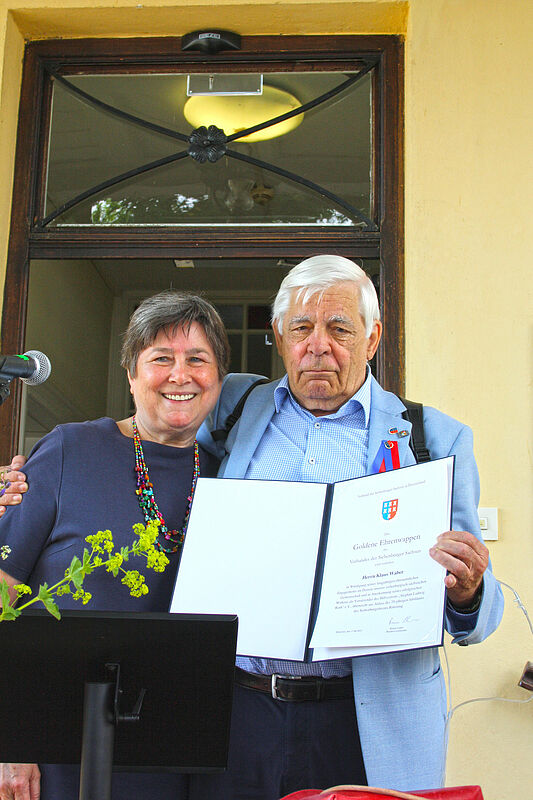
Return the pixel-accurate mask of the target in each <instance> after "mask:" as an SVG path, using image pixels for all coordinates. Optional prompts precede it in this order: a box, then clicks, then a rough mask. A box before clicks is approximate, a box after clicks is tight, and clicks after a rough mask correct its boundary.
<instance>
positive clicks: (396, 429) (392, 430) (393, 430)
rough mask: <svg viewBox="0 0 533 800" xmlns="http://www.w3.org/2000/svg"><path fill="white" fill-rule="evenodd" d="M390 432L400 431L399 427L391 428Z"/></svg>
mask: <svg viewBox="0 0 533 800" xmlns="http://www.w3.org/2000/svg"><path fill="white" fill-rule="evenodd" d="M389 433H398V428H389Z"/></svg>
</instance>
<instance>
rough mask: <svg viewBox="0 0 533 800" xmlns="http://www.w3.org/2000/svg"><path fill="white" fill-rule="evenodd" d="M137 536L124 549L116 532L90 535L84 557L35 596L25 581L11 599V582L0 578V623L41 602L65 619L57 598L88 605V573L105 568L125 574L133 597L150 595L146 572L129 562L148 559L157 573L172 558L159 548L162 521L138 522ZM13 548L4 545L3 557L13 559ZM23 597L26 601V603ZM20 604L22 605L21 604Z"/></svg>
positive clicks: (75, 557) (135, 529)
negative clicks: (117, 547) (117, 548)
mask: <svg viewBox="0 0 533 800" xmlns="http://www.w3.org/2000/svg"><path fill="white" fill-rule="evenodd" d="M133 532H134V534H135V536H136V538H135V539H134V541H133V542H132V544H131V546H130V547H121V548H120V552H118V551H115V545H114V544H113V535H112V533H111V531H98V533H95V534H93V535H92V536H87V537H86V539H85V541H86V542H87V543H88V544H89V545H90V546H91V550H90V552H89V550H88V548H85V549H84V551H83V556H82V558H81V560H80V559H79V558H78V556H74V558H73V559H72V561H71V562H70V566H69V567H68V568H67V569H66V570H65V576H64V577H63V578H62V579H61V580H60V581H58V582H57V583H55V584H54V585H53V586H48V584H46V583H43V584H42V585H41V586H39V591H38V593H37V594H35V595H34V596H33V597H30V598H29V599H26V597H27V595H31V593H32V590H31V588H30V587H29V586H26V584H24V583H21V584H18V585H16V586H15V587H14V589H15V591H16V592H17V596H16V598H15V599H14V600H13V601H11V599H10V596H9V587H8V585H7V583H6V582H5V581H4V580H2V581H0V602H1V604H2V608H1V609H0V622H7V621H9V620H14V619H16V618H17V617H19V616H20V614H21V613H22V612H23V611H24V609H25V608H28V606H31V605H33V604H34V603H38V602H41V603H42V604H43V605H44V607H45V608H46V610H47V611H48V612H49V613H50V614H52V615H53V616H54V617H55V618H56V619H61V614H60V613H59V608H58V606H57V603H56V601H55V598H56V597H61V595H64V594H72V597H73V599H74V600H81V601H82V603H83V604H84V605H85V604H86V603H88V602H89V600H90V599H91V596H92V595H91V594H90V592H86V591H85V589H84V588H83V582H84V580H85V576H86V575H90V574H91V572H94V570H95V569H105V570H106V572H110V573H111V574H112V575H113V577H114V578H117V577H119V576H121V583H123V584H124V585H125V586H127V587H128V588H129V590H130V594H131V596H132V597H141V595H143V594H147V592H148V586H147V585H146V583H145V578H144V575H141V573H140V572H139V571H138V570H136V569H126V568H125V567H124V565H125V564H127V563H128V562H129V559H130V558H131V557H132V556H140V557H144V558H146V566H147V567H148V568H149V569H153V570H154V572H164V571H165V568H166V566H167V564H168V563H169V560H168V558H167V556H166V555H165V553H163V552H161V551H160V550H158V549H157V547H156V544H155V543H156V540H157V536H158V533H159V522H158V521H152V522H149V523H148V525H146V526H145V525H143V524H142V523H138V524H136V525H134V526H133ZM10 552H11V548H10V547H9V546H8V545H2V546H1V547H0V559H2V560H3V561H5V560H7V559H8V558H9V554H10ZM23 598H24V599H26V602H23ZM19 603H20V604H19Z"/></svg>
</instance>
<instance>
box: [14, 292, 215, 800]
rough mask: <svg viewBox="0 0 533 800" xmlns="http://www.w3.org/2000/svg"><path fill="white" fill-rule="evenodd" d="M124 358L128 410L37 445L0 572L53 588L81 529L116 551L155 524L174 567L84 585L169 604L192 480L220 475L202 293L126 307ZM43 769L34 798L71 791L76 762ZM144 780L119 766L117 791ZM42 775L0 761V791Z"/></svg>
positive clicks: (168, 787) (161, 787)
mask: <svg viewBox="0 0 533 800" xmlns="http://www.w3.org/2000/svg"><path fill="white" fill-rule="evenodd" d="M122 361H123V365H124V366H125V367H126V369H127V371H128V376H129V380H130V386H131V391H132V394H133V397H134V400H135V406H136V412H135V415H134V416H133V417H130V418H128V419H124V420H122V421H121V422H119V423H116V422H115V421H114V420H112V419H110V418H103V419H97V420H93V421H91V422H84V423H71V424H67V425H59V426H58V427H56V428H55V429H54V430H53V431H52V433H50V434H48V435H47V436H45V437H44V438H43V439H41V441H40V442H39V443H38V444H37V445H36V447H35V448H34V449H33V451H32V454H31V456H30V458H29V460H28V463H27V465H26V467H25V469H26V472H27V475H28V482H29V484H30V486H31V490H30V491H29V492H28V494H27V496H26V497H25V499H24V502H23V503H22V504H21V505H20V506H17V507H16V508H12V509H9V513H7V514H6V515H5V516H4V517H3V518H2V520H1V521H0V552H2V553H6V554H7V557H6V558H5V559H3V560H2V567H3V569H4V570H5V571H2V570H0V578H5V580H6V581H7V583H8V585H9V586H10V587H13V585H16V584H18V583H25V584H28V585H29V586H31V587H32V588H33V589H35V588H38V587H39V585H41V584H43V583H45V582H46V583H48V585H52V584H53V583H54V582H55V581H56V580H57V576H58V575H62V574H63V573H64V570H65V569H66V568H67V567H68V565H69V564H70V562H71V560H72V556H73V555H75V554H78V553H79V552H81V551H82V549H83V546H84V544H85V537H86V536H87V535H89V534H94V533H95V531H98V530H106V529H109V528H110V529H111V530H112V531H113V534H114V542H115V548H116V550H117V552H118V553H121V552H122V548H123V547H124V546H125V545H127V544H128V543H129V541H130V540H131V527H132V525H133V524H134V523H138V522H141V521H146V522H148V521H149V520H158V521H159V523H160V528H159V538H158V540H157V542H156V545H157V548H158V549H159V550H160V551H163V552H165V553H167V554H168V558H169V560H170V564H169V566H168V567H167V568H166V570H165V571H164V572H162V573H160V572H157V573H156V572H153V573H151V575H150V578H148V579H147V584H148V588H149V591H148V593H147V594H144V595H143V596H142V597H140V598H136V599H135V600H134V601H132V600H131V599H130V595H129V592H128V589H127V586H123V585H122V584H121V583H120V582H119V581H114V580H110V579H109V576H107V575H106V573H105V571H103V570H96V571H94V572H93V573H91V575H88V576H87V578H86V581H85V584H84V588H86V589H87V590H88V591H89V592H90V593H91V594H92V595H93V598H94V599H93V600H92V601H91V604H90V608H91V610H106V611H107V610H124V611H127V610H136V611H166V610H167V609H168V607H169V603H170V597H171V593H172V589H173V586H174V581H175V578H176V574H177V570H178V565H179V559H180V554H181V546H182V544H183V540H184V538H185V533H186V526H187V521H188V516H189V510H190V506H191V502H192V496H193V494H194V488H195V485H196V481H197V478H198V476H199V475H200V474H202V475H203V476H207V477H214V476H215V475H216V472H217V467H218V462H217V461H216V459H215V458H214V457H213V456H212V455H210V454H209V453H207V452H206V451H205V450H203V449H202V448H201V447H200V446H199V444H198V443H197V441H196V438H195V437H196V432H197V430H198V428H199V426H200V425H201V424H202V422H203V421H204V419H205V417H206V416H207V415H208V414H209V412H210V411H211V410H212V409H213V407H214V405H215V403H216V401H217V399H218V396H219V393H220V386H221V381H222V378H223V377H224V375H225V374H226V371H227V365H228V361H229V346H228V340H227V336H226V333H225V330H224V325H223V323H222V320H221V319H220V317H219V316H218V314H217V312H216V311H215V310H214V308H213V307H212V306H211V305H210V304H209V303H208V302H207V301H205V300H203V299H202V298H200V297H197V296H195V295H187V294H183V293H180V292H172V291H171V292H163V293H161V294H159V295H155V296H154V297H151V298H148V299H147V300H145V301H144V302H143V303H141V305H140V306H139V308H138V309H137V310H136V311H135V312H134V314H133V316H132V319H131V321H130V324H129V326H128V329H127V331H126V335H125V339H124V347H123V358H122ZM156 498H157V500H156ZM12 591H13V590H12ZM13 594H15V592H13ZM133 604H135V605H133ZM58 605H59V606H60V607H61V608H73V607H75V606H76V604H75V601H74V599H73V596H72V595H71V594H66V595H62V596H61V597H60V598H58ZM40 772H41V774H42V778H43V780H42V791H41V798H42V800H51V799H52V798H57V797H61V798H64V800H75V798H76V797H77V796H78V786H79V775H78V772H77V769H76V768H74V767H68V766H58V765H47V764H44V765H40ZM146 781H147V776H142V775H139V774H128V773H117V774H116V775H115V776H114V784H113V797H117V798H119V799H120V798H122V799H123V800H125V798H130V797H138V796H141V795H142V792H143V786H144V784H145V783H146ZM149 782H150V793H149V796H157V797H158V798H161V800H170V798H172V800H180V799H181V798H184V797H186V796H188V794H187V783H188V778H187V777H186V776H183V775H175V774H174V775H170V774H167V775H162V774H161V775H150V781H149ZM38 783H39V769H38V768H37V766H36V765H29V764H26V765H9V766H7V765H4V766H3V767H2V766H1V765H0V795H1V796H2V797H4V794H3V793H2V792H3V789H6V787H8V791H7V794H6V795H5V796H8V797H11V796H13V797H14V796H18V791H19V789H18V788H17V790H16V792H15V791H14V789H15V787H19V788H20V787H21V786H22V785H23V788H24V789H25V790H29V787H30V786H31V787H32V791H33V790H35V794H36V786H37V785H38ZM2 787H3V788H2ZM21 796H22V795H21ZM28 796H29V794H28ZM32 796H33V794H32ZM142 796H148V794H146V795H142Z"/></svg>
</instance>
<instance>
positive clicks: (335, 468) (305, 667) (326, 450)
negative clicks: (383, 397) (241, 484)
mask: <svg viewBox="0 0 533 800" xmlns="http://www.w3.org/2000/svg"><path fill="white" fill-rule="evenodd" d="M370 386H371V383H370V370H368V374H367V376H366V380H365V382H364V383H363V385H362V386H361V388H360V389H359V390H358V391H357V392H356V393H355V394H354V396H353V397H352V398H351V399H350V400H348V401H347V402H346V403H345V404H344V405H343V406H341V408H339V410H338V411H336V412H335V413H334V414H328V415H327V416H325V417H315V416H313V414H311V413H310V412H309V411H306V410H305V408H302V407H301V406H300V405H299V404H298V403H297V402H296V400H295V399H294V397H293V396H292V394H291V392H290V389H289V383H288V379H287V376H286V375H285V377H284V378H282V380H281V381H280V383H279V385H278V386H277V388H276V390H275V392H274V403H275V407H276V411H275V413H274V415H273V417H272V420H271V421H270V424H269V426H268V428H267V429H266V431H265V433H264V434H263V437H262V439H261V442H260V443H259V446H258V448H257V450H256V451H255V453H254V456H253V458H252V460H251V462H250V466H249V467H248V471H247V473H246V478H257V479H261V480H273V481H274V480H276V481H279V480H282V481H305V482H307V483H313V482H314V483H336V482H337V481H343V480H347V479H348V478H358V477H360V476H361V475H364V474H365V473H366V464H367V455H368V421H369V417H370ZM237 666H238V667H241V669H245V670H246V671H247V672H260V673H262V674H266V675H271V674H273V673H280V674H283V675H320V676H322V677H323V678H332V677H338V676H343V675H349V674H350V673H351V659H349V658H343V659H337V660H334V661H316V662H314V663H312V664H304V663H302V662H300V661H283V660H280V659H271V658H253V657H245V656H238V657H237Z"/></svg>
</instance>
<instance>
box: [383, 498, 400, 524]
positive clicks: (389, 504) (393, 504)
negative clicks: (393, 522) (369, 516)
mask: <svg viewBox="0 0 533 800" xmlns="http://www.w3.org/2000/svg"><path fill="white" fill-rule="evenodd" d="M397 511H398V500H397V499H396V500H385V501H384V502H383V506H382V508H381V516H382V517H383V519H386V520H389V519H392V518H393V517H395V516H396V512H397Z"/></svg>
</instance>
